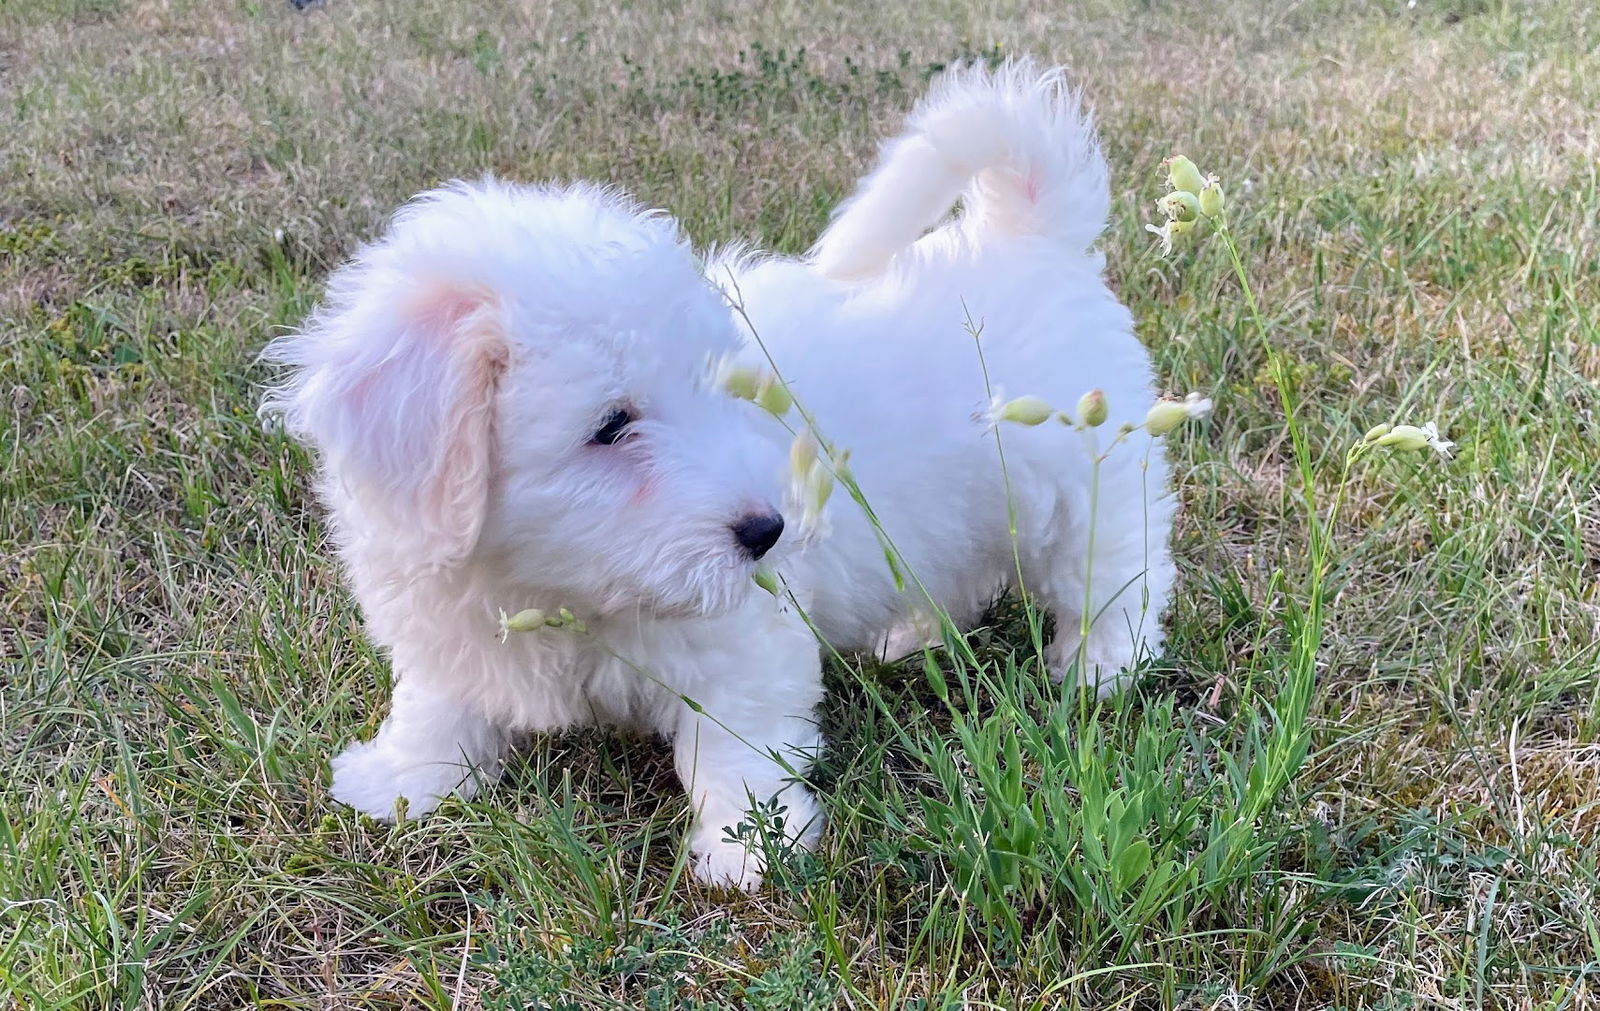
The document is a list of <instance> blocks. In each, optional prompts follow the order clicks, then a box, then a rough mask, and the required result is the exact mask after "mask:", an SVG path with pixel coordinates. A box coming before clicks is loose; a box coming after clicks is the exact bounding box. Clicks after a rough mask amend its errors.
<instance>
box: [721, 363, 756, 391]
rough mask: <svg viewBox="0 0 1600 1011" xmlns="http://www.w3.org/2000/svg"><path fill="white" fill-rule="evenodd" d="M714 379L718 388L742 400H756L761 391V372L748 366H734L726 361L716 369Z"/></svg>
mask: <svg viewBox="0 0 1600 1011" xmlns="http://www.w3.org/2000/svg"><path fill="white" fill-rule="evenodd" d="M714 379H715V382H716V384H717V385H718V386H720V387H722V388H723V389H724V390H726V391H727V392H728V393H731V394H732V395H733V396H736V397H738V398H739V399H740V400H754V399H756V394H757V393H758V392H759V391H760V389H761V370H760V369H754V368H751V367H749V366H748V365H734V364H732V363H731V362H729V361H726V360H724V361H723V362H722V363H721V364H720V365H718V366H717V367H716V370H715V373H714Z"/></svg>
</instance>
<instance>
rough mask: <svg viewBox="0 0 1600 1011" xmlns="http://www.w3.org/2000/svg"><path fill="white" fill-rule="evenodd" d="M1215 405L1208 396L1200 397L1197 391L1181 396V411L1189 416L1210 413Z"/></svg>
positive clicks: (1200, 416)
mask: <svg viewBox="0 0 1600 1011" xmlns="http://www.w3.org/2000/svg"><path fill="white" fill-rule="evenodd" d="M1213 406H1215V405H1213V404H1212V402H1211V398H1210V397H1202V396H1201V395H1200V394H1199V393H1194V392H1191V393H1188V394H1185V396H1184V398H1183V413H1184V414H1185V415H1187V416H1188V417H1191V418H1203V417H1205V416H1206V415H1208V414H1210V413H1211V408H1212V407H1213Z"/></svg>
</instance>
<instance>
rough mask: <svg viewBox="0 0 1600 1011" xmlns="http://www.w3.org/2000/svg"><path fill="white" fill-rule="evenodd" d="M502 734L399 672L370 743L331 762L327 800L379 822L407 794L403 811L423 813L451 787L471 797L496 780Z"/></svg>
mask: <svg viewBox="0 0 1600 1011" xmlns="http://www.w3.org/2000/svg"><path fill="white" fill-rule="evenodd" d="M507 745H508V740H507V735H506V734H505V733H504V731H503V730H502V729H501V728H499V727H497V726H496V725H495V724H494V723H493V722H491V721H490V720H489V719H488V718H487V717H485V716H484V715H483V714H482V713H481V712H480V711H478V710H477V709H476V708H474V707H472V706H468V705H466V704H464V703H463V702H461V701H460V700H458V699H455V698H453V697H451V696H450V695H447V694H445V693H442V692H439V691H435V690H432V689H429V688H425V687H423V686H421V685H418V684H414V683H412V682H411V681H409V680H408V679H406V678H405V677H404V676H402V677H401V678H400V681H399V683H398V684H396V686H395V691H394V705H393V708H392V709H391V711H390V713H389V718H388V719H386V720H384V721H383V726H381V727H380V728H378V734H377V736H376V737H374V738H373V739H372V740H370V741H360V742H357V743H355V744H351V745H350V746H349V747H347V748H345V749H344V751H343V752H341V753H340V754H339V756H338V757H337V758H335V759H334V760H333V789H332V791H331V792H332V794H333V798H334V799H335V800H337V801H339V802H340V803H341V804H347V805H349V806H350V807H353V808H355V809H356V810H358V811H360V812H362V813H363V814H368V815H371V816H372V817H374V818H377V819H380V820H382V821H392V820H394V817H395V802H396V801H397V800H399V799H400V798H401V797H404V798H405V799H406V813H407V814H408V815H410V816H415V815H420V814H426V813H427V812H429V811H432V810H433V809H434V808H436V807H438V806H439V801H440V800H442V799H443V798H445V797H448V796H449V795H451V794H452V793H453V794H455V795H456V796H459V797H462V798H470V797H472V796H473V795H474V794H476V793H477V792H478V786H479V784H480V783H484V782H492V781H494V780H495V779H497V778H499V776H500V771H501V767H502V761H503V758H504V755H505V750H506V747H507Z"/></svg>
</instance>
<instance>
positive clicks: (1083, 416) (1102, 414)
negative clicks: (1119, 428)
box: [1078, 390, 1111, 428]
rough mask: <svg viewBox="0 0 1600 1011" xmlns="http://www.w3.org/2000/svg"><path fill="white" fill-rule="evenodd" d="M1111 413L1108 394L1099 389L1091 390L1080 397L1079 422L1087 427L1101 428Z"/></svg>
mask: <svg viewBox="0 0 1600 1011" xmlns="http://www.w3.org/2000/svg"><path fill="white" fill-rule="evenodd" d="M1110 413H1111V408H1110V406H1109V405H1108V404H1107V403H1106V395H1105V394H1104V393H1102V392H1100V391H1099V390H1090V391H1089V392H1088V393H1085V394H1084V395H1083V396H1081V397H1079V398H1078V424H1079V425H1082V426H1084V427H1085V428H1099V427H1100V426H1101V425H1103V424H1105V423H1106V417H1107V415H1109V414H1110Z"/></svg>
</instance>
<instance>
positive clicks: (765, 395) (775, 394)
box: [756, 376, 794, 418]
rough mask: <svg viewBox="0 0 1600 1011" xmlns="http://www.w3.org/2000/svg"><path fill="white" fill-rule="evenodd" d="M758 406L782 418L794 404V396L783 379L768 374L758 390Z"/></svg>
mask: <svg viewBox="0 0 1600 1011" xmlns="http://www.w3.org/2000/svg"><path fill="white" fill-rule="evenodd" d="M756 406H758V407H760V408H761V409H762V410H764V411H766V412H767V413H768V414H771V415H772V416H773V417H775V418H781V417H783V416H784V415H785V414H788V413H789V408H791V407H793V406H794V396H793V394H791V393H790V392H789V385H788V384H787V383H785V382H784V381H783V380H781V379H779V378H778V377H777V376H767V377H766V378H765V379H763V380H762V381H761V388H760V389H758V390H757V391H756Z"/></svg>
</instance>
